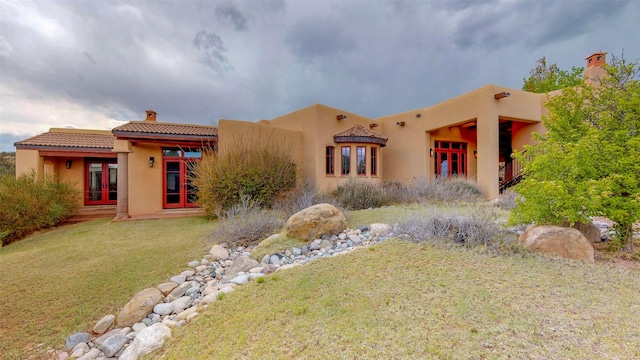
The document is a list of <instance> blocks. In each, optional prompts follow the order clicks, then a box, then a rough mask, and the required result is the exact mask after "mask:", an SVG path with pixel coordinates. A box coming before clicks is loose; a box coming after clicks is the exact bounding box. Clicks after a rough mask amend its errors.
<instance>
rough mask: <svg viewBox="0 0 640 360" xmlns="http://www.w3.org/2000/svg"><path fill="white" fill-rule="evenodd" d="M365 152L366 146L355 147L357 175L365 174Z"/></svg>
mask: <svg viewBox="0 0 640 360" xmlns="http://www.w3.org/2000/svg"><path fill="white" fill-rule="evenodd" d="M366 154H367V148H366V147H363V146H358V148H357V149H356V157H357V158H356V159H357V166H358V168H357V169H358V175H366V168H367V166H366V162H365V160H366Z"/></svg>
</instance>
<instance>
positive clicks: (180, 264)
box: [0, 217, 213, 359]
mask: <svg viewBox="0 0 640 360" xmlns="http://www.w3.org/2000/svg"><path fill="white" fill-rule="evenodd" d="M212 228H213V225H212V223H211V222H210V221H206V220H204V219H202V218H193V217H192V218H183V219H167V220H148V221H127V222H115V223H114V222H111V221H109V220H97V221H90V222H85V223H79V224H75V225H69V226H64V227H61V228H59V229H54V230H50V231H46V232H42V233H40V234H36V235H33V236H30V237H29V238H27V239H25V240H22V241H20V242H17V243H14V244H11V245H10V246H6V247H3V248H0V274H2V292H3V296H2V297H0V308H1V309H2V310H3V314H2V321H0V358H3V359H14V358H15V359H23V358H25V357H26V355H27V354H32V353H39V352H41V351H43V350H44V349H45V348H46V347H47V346H53V347H55V348H56V349H61V348H63V347H64V339H65V338H66V337H67V336H68V335H70V334H72V333H74V332H78V331H88V330H90V329H91V328H92V327H93V325H94V324H95V322H96V321H97V320H100V319H101V318H102V317H103V316H105V315H107V314H117V311H119V309H120V308H121V307H122V306H123V305H124V304H125V303H126V302H127V301H128V300H129V299H130V298H131V296H133V294H135V293H137V292H138V291H140V290H142V289H145V288H147V287H153V286H156V285H157V284H159V283H161V282H165V281H167V280H168V278H169V277H170V276H171V275H175V274H176V273H179V272H180V271H182V270H184V269H185V268H186V264H187V262H189V261H190V260H194V259H196V260H199V259H201V258H202V256H203V255H204V254H206V253H207V251H208V249H207V247H208V244H207V241H206V235H207V234H208V233H209V232H210V231H211V230H212ZM39 344H44V345H42V346H39V347H38V350H36V351H34V350H32V349H33V347H34V346H36V345H39Z"/></svg>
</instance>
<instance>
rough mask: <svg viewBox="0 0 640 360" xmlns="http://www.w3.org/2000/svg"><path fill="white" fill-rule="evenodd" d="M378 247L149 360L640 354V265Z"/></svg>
mask: <svg viewBox="0 0 640 360" xmlns="http://www.w3.org/2000/svg"><path fill="white" fill-rule="evenodd" d="M374 249H375V251H369V250H365V249H360V250H357V251H355V252H353V253H350V254H348V255H345V256H338V257H333V258H330V259H326V260H321V261H315V262H311V263H310V264H308V265H307V266H304V267H297V268H296V269H295V270H290V271H285V272H277V273H274V274H271V275H268V276H267V277H266V278H265V282H264V283H262V284H258V283H250V284H249V285H246V286H243V287H242V288H238V289H237V291H236V292H234V293H233V294H230V295H228V296H226V297H225V298H224V299H223V300H222V301H219V302H216V303H215V305H213V306H212V307H210V308H209V309H208V310H206V311H204V312H203V313H202V315H201V316H200V317H199V318H198V319H197V320H196V323H194V324H192V325H190V326H188V327H185V328H181V329H175V330H173V338H172V339H170V341H169V342H168V344H167V345H165V348H163V350H161V351H160V352H159V353H155V354H153V355H151V356H149V357H148V358H163V359H195V358H207V359H227V358H230V359H250V358H255V359H259V358H274V359H293V358H295V359H325V358H336V357H339V358H362V359H365V358H427V359H431V358H432V359H440V358H450V359H454V358H455V359H458V358H469V359H483V358H491V359H494V358H498V359H499V358H516V359H521V358H563V359H582V358H594V357H597V358H601V359H607V358H627V359H631V358H639V357H640V282H639V281H638V278H640V277H639V276H638V275H639V274H638V272H637V270H631V269H626V268H618V267H610V266H605V265H602V264H593V265H589V264H583V263H579V262H574V261H566V260H558V259H549V258H545V257H542V256H534V255H529V256H509V257H504V256H499V257H494V256H489V255H486V254H480V253H478V252H475V251H473V250H465V249H461V248H454V249H444V248H440V247H435V246H430V245H416V244H409V243H403V242H388V243H385V244H382V245H376V246H375V247H374ZM203 339H206V340H203Z"/></svg>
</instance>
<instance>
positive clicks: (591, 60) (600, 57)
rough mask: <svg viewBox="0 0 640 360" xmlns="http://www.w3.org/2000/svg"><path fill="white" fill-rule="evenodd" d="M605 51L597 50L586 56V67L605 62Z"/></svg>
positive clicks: (600, 64)
mask: <svg viewBox="0 0 640 360" xmlns="http://www.w3.org/2000/svg"><path fill="white" fill-rule="evenodd" d="M606 57H607V53H606V52H597V53H593V54H592V55H591V56H589V57H588V58H586V59H585V60H587V69H588V68H590V67H592V66H602V65H604V64H606V63H607V59H606Z"/></svg>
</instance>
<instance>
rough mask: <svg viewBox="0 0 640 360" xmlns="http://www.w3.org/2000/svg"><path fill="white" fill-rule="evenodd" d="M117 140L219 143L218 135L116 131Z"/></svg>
mask: <svg viewBox="0 0 640 360" xmlns="http://www.w3.org/2000/svg"><path fill="white" fill-rule="evenodd" d="M113 134H114V135H115V136H116V139H117V140H128V141H130V142H131V143H132V144H135V143H151V144H163V145H180V146H189V147H202V146H211V145H216V144H217V143H218V136H217V135H214V136H200V135H173V134H149V133H142V132H129V131H114V132H113Z"/></svg>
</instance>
